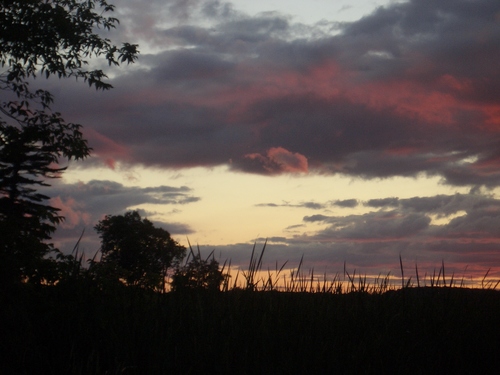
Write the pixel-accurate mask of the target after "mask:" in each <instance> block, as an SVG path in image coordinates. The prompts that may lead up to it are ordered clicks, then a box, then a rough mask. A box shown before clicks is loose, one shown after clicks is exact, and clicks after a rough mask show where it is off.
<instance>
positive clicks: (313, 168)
mask: <svg viewBox="0 0 500 375" xmlns="http://www.w3.org/2000/svg"><path fill="white" fill-rule="evenodd" d="M134 6H135V5H134V3H133V2H127V1H125V2H124V8H123V9H122V14H124V15H126V18H125V21H123V22H122V23H124V24H127V22H129V21H130V22H132V23H133V25H134V26H133V28H135V27H136V26H137V25H136V24H135V23H136V22H139V23H140V25H142V26H144V30H145V31H143V32H142V34H148V35H149V39H145V43H146V46H147V45H148V43H152V44H151V45H152V46H154V50H155V51H158V52H151V53H146V54H145V55H143V56H141V59H140V62H139V65H138V67H139V69H131V70H130V71H129V72H128V73H127V74H126V75H124V76H120V75H117V76H116V78H114V79H113V84H114V85H115V87H116V89H115V90H113V91H112V92H110V93H106V95H101V96H99V98H98V99H96V98H95V97H94V96H93V95H95V93H85V94H84V95H83V97H82V93H81V91H78V90H77V89H73V88H70V92H69V93H68V95H67V96H65V98H64V100H63V102H62V103H61V107H63V108H72V110H71V116H74V117H75V118H77V119H78V120H81V122H82V123H83V124H85V129H88V130H86V134H88V135H89V137H90V140H91V146H93V147H94V148H95V155H96V156H97V157H99V158H101V159H102V160H103V162H105V163H107V164H108V165H110V166H112V165H113V162H114V161H116V160H118V161H120V162H125V163H130V164H143V165H146V166H148V165H150V166H153V165H154V166H156V167H164V168H183V167H192V166H207V167H209V166H215V165H222V164H229V163H232V164H230V165H231V167H232V169H233V170H234V171H244V172H249V173H262V174H269V175H279V174H281V173H307V172H309V173H311V172H313V173H326V174H335V173H341V174H344V175H350V176H354V177H361V178H367V179H370V178H380V177H382V178H388V177H392V176H418V175H421V174H426V175H428V176H440V177H441V178H443V181H445V182H446V183H449V184H453V185H472V186H475V185H478V186H479V185H485V186H489V187H492V186H496V184H498V183H499V182H500V172H498V171H499V168H498V167H499V165H500V162H499V161H500V156H499V153H498V149H499V147H500V136H499V132H498V129H499V128H500V106H499V105H498V102H497V98H498V94H499V93H500V92H499V89H498V88H499V87H500V74H499V73H498V69H497V68H496V65H495V61H498V60H499V58H500V51H499V50H498V48H497V45H498V39H499V38H500V31H499V28H498V16H497V15H498V14H500V5H499V4H498V2H496V1H494V0H478V1H475V2H469V1H465V0H463V1H462V0H461V1H447V2H422V1H416V0H413V1H408V2H402V3H401V2H398V3H391V4H389V5H387V6H385V7H379V8H378V9H377V10H376V11H374V12H373V13H372V14H370V15H368V16H365V17H363V18H362V19H360V20H358V21H355V22H350V23H343V24H341V29H340V30H339V29H338V27H339V24H338V22H336V21H335V20H331V21H330V23H331V25H332V31H331V32H330V33H325V27H324V25H323V26H321V30H320V29H319V28H320V26H319V25H316V26H315V25H301V24H297V23H293V22H292V21H291V18H290V17H289V16H287V15H285V14H279V13H266V14H259V15H256V16H252V17H250V16H248V15H245V14H243V13H241V12H238V11H236V10H235V8H234V6H233V5H231V4H230V3H228V2H222V1H211V2H199V1H172V2H158V1H154V2H151V3H150V4H149V3H148V5H147V6H146V7H145V9H144V11H145V12H146V14H147V17H146V16H142V17H139V16H137V18H135V16H134V17H132V15H131V13H130V14H129V13H127V8H128V7H130V10H131V11H132V10H133V7H134ZM146 18H147V20H146ZM327 22H328V21H327ZM334 25H335V27H334ZM315 28H316V29H315ZM142 34H140V35H142ZM130 36H133V35H130ZM148 40H149V41H150V42H147V41H148ZM117 73H119V72H118V71H117ZM77 101H80V102H81V101H84V102H85V103H86V104H88V105H86V106H85V111H83V110H79V108H82V107H78V106H75V105H74V103H76V102H77ZM111 108H112V112H110V109H111ZM104 113H105V115H104ZM103 116H105V121H104V118H103ZM138 129H140V131H138ZM111 140H112V141H111ZM277 145H279V146H277Z"/></svg>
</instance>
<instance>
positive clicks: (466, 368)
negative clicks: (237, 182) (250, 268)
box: [0, 285, 500, 375]
mask: <svg viewBox="0 0 500 375" xmlns="http://www.w3.org/2000/svg"><path fill="white" fill-rule="evenodd" d="M0 303H1V305H0V322H1V326H0V339H1V341H0V355H1V356H2V361H1V364H0V374H85V375H88V374H207V373H214V374H239V375H244V374H299V373H305V374H389V373H392V374H498V373H500V292H498V291H493V290H477V289H476V290H470V289H458V288H409V289H404V290H400V291H391V292H386V293H384V294H381V295H369V294H360V293H351V294H342V295H334V294H319V293H318V294H311V293H278V292H245V291H231V292H226V293H216V294H210V293H189V294H185V293H184V294H163V295H158V294H152V293H145V292H143V291H138V290H133V289H130V288H120V289H117V290H113V291H107V292H102V291H99V290H97V289H95V288H92V287H89V286H83V285H79V286H71V287H70V286H64V287H63V286H60V287H48V288H34V287H27V286H22V287H19V288H17V289H16V290H9V291H3V292H2V294H1V300H0Z"/></svg>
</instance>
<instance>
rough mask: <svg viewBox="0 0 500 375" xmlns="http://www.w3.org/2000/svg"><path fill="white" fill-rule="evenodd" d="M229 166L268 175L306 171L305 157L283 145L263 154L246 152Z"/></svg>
mask: <svg viewBox="0 0 500 375" xmlns="http://www.w3.org/2000/svg"><path fill="white" fill-rule="evenodd" d="M231 166H232V168H234V169H236V170H243V171H246V172H253V173H261V174H268V175H274V174H281V173H297V172H302V173H306V172H307V171H308V164H307V158H306V157H305V156H304V155H301V154H299V153H293V152H290V151H288V150H286V149H284V148H283V147H272V148H270V149H269V150H268V151H267V152H266V154H265V155H261V154H259V153H254V154H246V155H244V157H243V159H241V160H238V161H235V162H233V163H232V164H231Z"/></svg>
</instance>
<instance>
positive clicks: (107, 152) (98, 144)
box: [85, 128, 129, 169]
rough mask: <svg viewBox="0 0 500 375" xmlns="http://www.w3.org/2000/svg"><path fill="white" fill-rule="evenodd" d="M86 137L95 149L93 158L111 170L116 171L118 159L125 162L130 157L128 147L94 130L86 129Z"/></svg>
mask: <svg viewBox="0 0 500 375" xmlns="http://www.w3.org/2000/svg"><path fill="white" fill-rule="evenodd" d="M85 137H86V138H87V139H88V141H89V145H90V147H92V148H93V149H94V151H93V152H92V155H93V156H96V157H98V158H99V159H101V160H102V162H103V163H104V164H105V165H107V166H108V167H109V168H111V169H115V166H116V159H120V160H124V159H127V156H128V155H129V152H128V149H127V147H125V146H123V145H121V144H119V143H117V142H115V141H113V140H112V139H110V138H108V137H106V136H104V135H102V134H101V133H99V132H97V131H96V130H94V129H92V128H86V129H85Z"/></svg>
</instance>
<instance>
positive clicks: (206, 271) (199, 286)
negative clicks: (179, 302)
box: [170, 248, 229, 292]
mask: <svg viewBox="0 0 500 375" xmlns="http://www.w3.org/2000/svg"><path fill="white" fill-rule="evenodd" d="M226 277H229V275H225V274H224V273H223V271H222V270H220V269H219V262H217V261H216V260H215V258H214V256H213V251H212V252H211V253H210V254H209V256H208V257H207V259H202V258H201V254H200V250H199V249H198V252H197V253H196V254H195V253H194V252H193V249H192V248H191V249H190V252H189V255H188V258H187V259H186V263H185V264H184V265H183V266H178V267H177V268H176V270H175V272H174V275H173V276H172V281H171V283H170V285H171V287H172V291H174V292H178V291H186V290H210V291H220V287H221V285H222V282H223V281H224V280H225V278H226Z"/></svg>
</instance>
